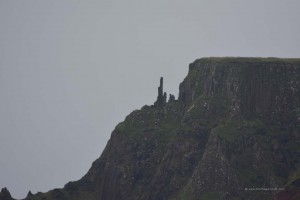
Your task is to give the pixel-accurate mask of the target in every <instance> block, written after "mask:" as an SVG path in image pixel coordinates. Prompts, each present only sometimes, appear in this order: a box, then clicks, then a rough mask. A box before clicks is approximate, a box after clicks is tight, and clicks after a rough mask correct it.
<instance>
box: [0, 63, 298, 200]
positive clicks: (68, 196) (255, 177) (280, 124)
mask: <svg viewBox="0 0 300 200" xmlns="http://www.w3.org/2000/svg"><path fill="white" fill-rule="evenodd" d="M299 109H300V59H278V58H202V59H198V60H196V61H195V62H193V63H192V64H190V66H189V73H188V75H187V76H186V78H185V79H184V81H183V82H182V83H181V84H180V87H179V96H178V99H175V96H174V95H170V96H169V100H168V101H167V94H166V93H165V92H164V91H163V78H161V79H160V85H159V87H158V96H157V100H156V102H155V103H154V105H152V106H144V107H143V108H142V109H141V110H136V111H133V112H132V113H131V114H129V115H128V116H127V117H126V119H125V120H124V121H123V122H121V123H120V124H118V125H117V126H116V128H115V130H114V131H113V132H112V135H111V138H110V140H109V142H108V144H107V146H106V148H105V150H104V151H103V153H102V155H101V156H100V158H99V159H97V160H96V161H95V162H94V163H93V164H92V167H91V168H90V170H89V171H88V173H87V174H86V175H85V176H84V177H83V178H82V179H80V180H78V181H75V182H69V183H67V184H66V185H65V186H64V188H62V189H54V190H51V191H49V192H47V193H37V194H34V195H28V197H27V198H30V199H31V200H42V199H48V200H63V199H64V200H79V199H87V200H100V199H102V200H119V199H122V200H135V199H136V200H142V199H145V200H146V199H147V200H159V199H166V200H198V199H200V200H201V199H203V200H204V199H222V200H227V199H276V200H283V199H285V200H286V199H287V200H294V199H298V198H299V191H300V184H299V181H300V146H299V144H300V118H299ZM10 198H11V197H10V195H9V192H8V191H7V190H2V192H1V193H0V200H11V199H10Z"/></svg>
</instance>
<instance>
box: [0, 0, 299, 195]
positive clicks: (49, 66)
mask: <svg viewBox="0 0 300 200" xmlns="http://www.w3.org/2000/svg"><path fill="white" fill-rule="evenodd" d="M299 10H300V1H299V0H284V1H283V0H251V1H249V0H248V1H246V0H245V1H244V0H218V1H216V0H206V1H204V0H184V1H183V0H181V1H179V0H168V1H167V0H151V1H150V0H147V1H146V0H132V1H130V0H128V1H124V0H95V1H92V0H70V1H67V0H48V1H46V0H26V1H25V0H23V1H20V0H0V97H1V100H0V111H1V112H0V187H4V186H6V187H8V189H9V190H10V191H11V193H12V195H13V196H14V197H15V198H24V197H25V196H26V194H27V192H28V191H29V190H31V191H32V192H33V193H36V192H37V191H42V192H46V191H48V190H50V189H53V188H57V187H63V185H64V184H65V183H67V182H68V181H74V180H77V179H79V178H81V177H82V176H83V175H84V174H85V173H86V172H87V170H88V169H89V167H90V166H91V164H92V162H93V161H94V160H95V159H96V158H98V157H99V156H100V154H101V152H102V150H103V149H104V147H105V145H106V143H107V140H108V139H109V137H110V134H111V131H112V130H113V129H114V127H115V125H117V124H118V123H119V122H121V121H123V120H124V118H125V116H126V115H127V114H129V113H130V112H131V111H133V110H134V109H139V108H141V107H142V106H143V105H145V104H148V105H150V104H152V103H153V102H154V101H155V99H156V95H157V86H158V84H159V77H160V76H163V77H164V78H165V91H167V92H168V93H173V94H175V95H176V96H177V95H178V86H179V83H180V82H181V81H182V80H183V78H184V77H185V76H186V74H187V71H188V64H189V63H191V62H193V61H194V60H195V59H197V58H200V57H206V56H260V57H268V56H272V57H300V22H299V19H300V12H299Z"/></svg>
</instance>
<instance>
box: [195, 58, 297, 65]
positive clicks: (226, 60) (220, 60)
mask: <svg viewBox="0 0 300 200" xmlns="http://www.w3.org/2000/svg"><path fill="white" fill-rule="evenodd" d="M196 62H205V63H218V64H221V63H225V64H226V63H287V64H300V58H275V57H268V58H263V57H204V58H200V59H197V60H195V63H196Z"/></svg>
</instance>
